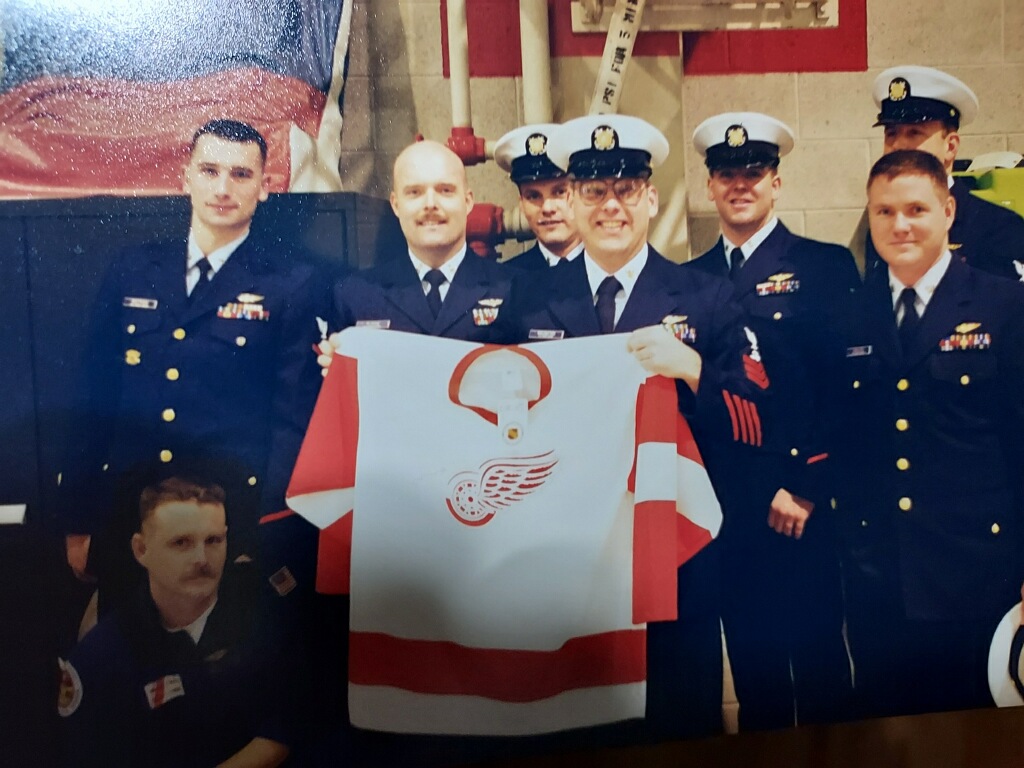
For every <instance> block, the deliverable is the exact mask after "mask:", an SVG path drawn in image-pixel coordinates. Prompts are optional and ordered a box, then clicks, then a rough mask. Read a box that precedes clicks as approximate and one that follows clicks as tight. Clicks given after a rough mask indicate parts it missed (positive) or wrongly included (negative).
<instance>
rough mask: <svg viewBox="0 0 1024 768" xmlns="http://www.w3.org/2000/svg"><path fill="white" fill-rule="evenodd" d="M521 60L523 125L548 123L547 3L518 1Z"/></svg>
mask: <svg viewBox="0 0 1024 768" xmlns="http://www.w3.org/2000/svg"><path fill="white" fill-rule="evenodd" d="M519 37H520V48H521V50H522V56H523V116H524V117H525V118H526V122H527V124H530V123H550V122H551V36H550V33H549V31H548V2H547V0H519Z"/></svg>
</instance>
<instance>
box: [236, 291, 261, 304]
mask: <svg viewBox="0 0 1024 768" xmlns="http://www.w3.org/2000/svg"><path fill="white" fill-rule="evenodd" d="M264 298H265V297H263V296H260V295H259V294H258V293H240V294H238V298H237V299H235V301H240V302H242V303H243V304H255V303H257V302H260V301H263V299H264Z"/></svg>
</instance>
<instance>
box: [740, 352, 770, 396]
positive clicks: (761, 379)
mask: <svg viewBox="0 0 1024 768" xmlns="http://www.w3.org/2000/svg"><path fill="white" fill-rule="evenodd" d="M743 370H744V372H745V373H746V374H747V378H748V379H750V380H751V381H752V382H754V384H756V385H757V386H759V387H760V388H761V389H768V372H767V371H765V369H764V365H763V364H762V363H759V362H757V361H756V360H754V359H753V358H752V357H750V356H749V355H744V356H743Z"/></svg>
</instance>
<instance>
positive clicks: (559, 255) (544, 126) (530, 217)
mask: <svg viewBox="0 0 1024 768" xmlns="http://www.w3.org/2000/svg"><path fill="white" fill-rule="evenodd" d="M557 128H558V126H557V125H555V124H552V123H541V124H536V125H524V126H522V127H520V128H516V129H514V130H511V131H509V132H508V133H506V134H505V135H504V136H502V137H501V138H500V139H498V143H497V144H496V145H495V147H494V162H496V163H497V164H498V165H499V166H500V167H501V168H502V169H504V170H505V171H508V174H509V178H511V179H512V181H513V182H515V184H516V186H517V187H519V210H520V211H522V214H523V218H525V219H526V223H527V225H528V226H529V227H530V230H531V231H532V232H533V234H534V236H535V237H536V238H537V242H536V243H535V244H534V245H533V247H532V248H530V249H529V250H527V251H525V252H524V253H521V254H520V255H518V256H516V257H515V258H514V259H512V260H511V261H510V262H509V264H510V265H511V266H514V267H519V268H523V269H531V270H536V269H544V268H545V267H556V266H558V265H559V264H566V263H568V262H570V261H572V260H573V259H575V258H576V257H577V256H579V255H580V254H581V253H583V243H582V242H580V236H579V233H578V232H577V231H576V219H575V217H574V216H573V213H572V208H571V207H570V206H569V186H570V182H569V179H567V178H566V176H565V171H564V170H562V169H561V168H559V167H558V166H557V165H555V164H554V163H552V162H551V160H550V159H548V152H547V144H548V136H550V135H551V132H552V131H554V130H556V129H557Z"/></svg>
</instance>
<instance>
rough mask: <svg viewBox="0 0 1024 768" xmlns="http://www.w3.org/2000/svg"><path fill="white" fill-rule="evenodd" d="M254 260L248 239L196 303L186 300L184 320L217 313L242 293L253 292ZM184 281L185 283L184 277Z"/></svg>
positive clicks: (233, 254)
mask: <svg viewBox="0 0 1024 768" xmlns="http://www.w3.org/2000/svg"><path fill="white" fill-rule="evenodd" d="M254 258H255V253H254V251H253V246H252V245H251V244H250V240H249V239H248V238H247V239H246V240H245V242H243V243H242V244H241V245H240V246H238V248H237V249H235V252H234V253H232V254H231V256H230V257H229V258H228V260H227V261H226V262H224V265H223V266H222V267H221V268H220V269H219V270H217V273H216V274H215V275H214V276H213V280H212V281H210V287H209V289H208V290H207V291H206V292H204V293H203V294H202V295H201V296H199V297H198V298H197V299H196V301H195V302H188V301H187V300H186V304H185V307H184V312H183V314H182V319H183V320H184V321H185V322H189V321H191V320H194V319H196V318H197V317H200V316H202V315H205V314H208V313H209V312H213V311H215V310H216V309H217V308H218V307H221V306H223V305H224V304H227V303H229V302H232V301H235V300H237V298H238V295H239V294H241V293H245V292H251V291H252V289H253V288H254V287H255V286H254V284H253V278H252V274H251V264H252V261H253V259H254ZM182 280H183V281H184V277H183V278H182Z"/></svg>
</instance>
